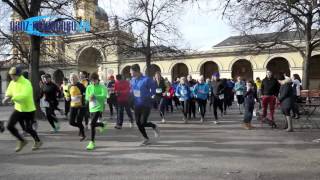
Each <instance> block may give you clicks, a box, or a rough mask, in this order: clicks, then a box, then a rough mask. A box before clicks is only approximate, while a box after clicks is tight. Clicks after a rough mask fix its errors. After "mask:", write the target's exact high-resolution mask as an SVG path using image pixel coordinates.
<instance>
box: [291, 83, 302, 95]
mask: <svg viewBox="0 0 320 180" xmlns="http://www.w3.org/2000/svg"><path fill="white" fill-rule="evenodd" d="M292 83H293V86H294V85H296V92H297V96H300V86H301V83H300V81H299V80H297V79H295V80H293V81H292Z"/></svg>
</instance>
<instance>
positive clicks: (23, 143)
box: [16, 140, 28, 152]
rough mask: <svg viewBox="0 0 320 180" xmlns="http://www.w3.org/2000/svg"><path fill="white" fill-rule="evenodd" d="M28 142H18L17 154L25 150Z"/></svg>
mask: <svg viewBox="0 0 320 180" xmlns="http://www.w3.org/2000/svg"><path fill="white" fill-rule="evenodd" d="M27 144H28V142H27V141H26V140H24V141H18V142H17V147H16V152H19V151H21V150H22V149H23V147H24V146H26V145H27Z"/></svg>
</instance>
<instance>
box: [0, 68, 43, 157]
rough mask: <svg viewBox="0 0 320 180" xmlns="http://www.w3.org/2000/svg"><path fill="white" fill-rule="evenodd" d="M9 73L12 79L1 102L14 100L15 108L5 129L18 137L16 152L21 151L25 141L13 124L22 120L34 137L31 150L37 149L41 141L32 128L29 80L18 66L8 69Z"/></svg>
mask: <svg viewBox="0 0 320 180" xmlns="http://www.w3.org/2000/svg"><path fill="white" fill-rule="evenodd" d="M9 75H10V77H11V79H12V81H10V84H9V86H8V89H7V91H6V95H5V98H4V99H3V101H2V103H3V104H5V103H7V102H9V101H10V100H11V101H12V102H14V109H15V110H14V111H13V113H12V114H11V116H10V118H9V122H8V125H7V129H8V130H9V131H10V133H11V134H12V135H13V136H15V137H16V138H17V139H18V143H17V147H16V152H19V151H21V150H22V149H23V147H24V146H25V145H26V144H27V141H26V140H25V139H24V138H23V137H22V136H21V135H20V134H19V132H18V130H17V129H16V127H15V125H16V124H17V122H19V121H23V122H24V124H25V131H26V132H27V133H29V134H30V135H31V136H32V138H33V139H34V144H33V147H32V150H37V149H39V148H40V146H41V145H42V142H41V141H40V139H39V137H38V133H37V132H36V131H35V130H34V129H33V128H32V123H33V122H34V114H35V111H36V108H35V104H34V99H33V89H32V85H31V83H30V81H29V80H27V79H25V78H24V77H23V76H22V70H21V68H20V67H12V68H11V69H10V71H9Z"/></svg>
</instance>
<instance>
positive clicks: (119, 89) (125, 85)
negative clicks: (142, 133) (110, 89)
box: [114, 74, 133, 129]
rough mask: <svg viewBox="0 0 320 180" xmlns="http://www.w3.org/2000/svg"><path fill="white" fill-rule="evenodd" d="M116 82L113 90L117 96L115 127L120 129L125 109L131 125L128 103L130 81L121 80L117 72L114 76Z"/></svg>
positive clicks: (131, 119) (131, 125)
mask: <svg viewBox="0 0 320 180" xmlns="http://www.w3.org/2000/svg"><path fill="white" fill-rule="evenodd" d="M116 79H117V80H116V82H115V85H114V92H115V94H116V96H117V104H118V108H117V125H116V126H115V127H114V128H116V129H122V124H123V111H124V110H126V112H127V115H128V117H129V119H130V128H132V127H133V115H132V112H131V109H130V105H129V97H130V83H129V81H126V80H122V76H121V75H120V74H118V75H117V76H116Z"/></svg>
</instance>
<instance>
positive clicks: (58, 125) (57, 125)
mask: <svg viewBox="0 0 320 180" xmlns="http://www.w3.org/2000/svg"><path fill="white" fill-rule="evenodd" d="M54 126H55V128H54V130H55V132H58V131H59V130H60V124H59V122H55V123H54Z"/></svg>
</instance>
